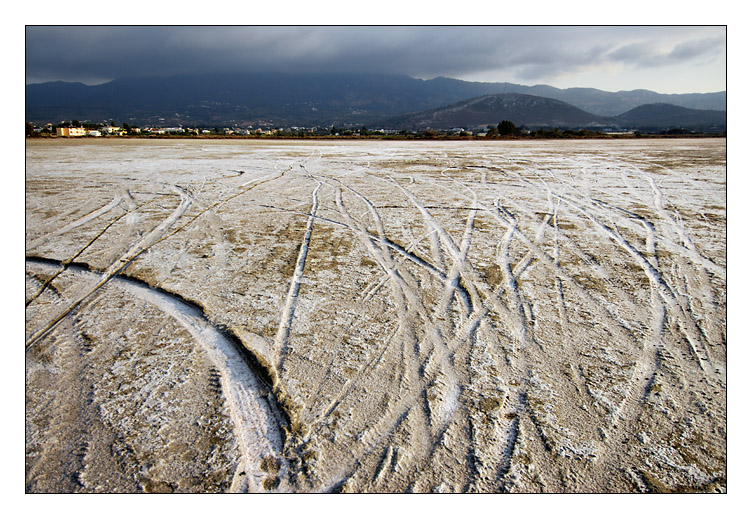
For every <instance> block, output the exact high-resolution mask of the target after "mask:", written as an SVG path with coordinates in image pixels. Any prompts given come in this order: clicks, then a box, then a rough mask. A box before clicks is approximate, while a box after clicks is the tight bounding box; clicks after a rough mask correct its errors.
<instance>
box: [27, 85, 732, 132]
mask: <svg viewBox="0 0 752 519" xmlns="http://www.w3.org/2000/svg"><path fill="white" fill-rule="evenodd" d="M490 94H525V95H528V96H535V97H538V98H545V99H548V101H538V103H539V104H545V103H550V102H551V101H558V102H561V103H565V104H568V105H571V108H565V107H563V106H560V107H559V108H557V110H556V112H557V113H559V112H562V113H563V112H565V111H568V113H569V116H568V117H570V116H571V117H573V118H574V119H576V120H583V121H585V120H592V121H596V122H597V121H600V119H599V117H616V116H623V115H626V113H627V112H629V111H630V110H632V109H634V108H637V107H639V106H641V105H645V104H656V103H663V104H671V105H674V106H677V107H683V108H686V109H692V110H700V111H704V110H714V111H725V110H726V92H715V93H706V94H659V93H656V92H651V91H648V90H632V91H620V92H606V91H602V90H597V89H592V88H568V89H558V88H555V87H551V86H547V85H535V86H525V85H516V84H513V83H482V82H471V81H462V80H457V79H450V78H435V79H431V80H422V79H415V78H411V77H408V76H404V75H381V74H285V73H236V74H202V75H181V76H172V77H167V78H123V79H116V80H113V81H110V82H107V83H103V84H101V85H93V86H89V85H84V84H82V83H68V82H60V81H57V82H49V83H38V84H30V85H26V119H27V121H29V122H33V123H35V124H45V123H49V122H52V123H56V122H60V121H63V120H71V119H78V120H80V121H91V122H101V121H108V122H109V121H116V122H117V123H118V124H119V123H121V122H128V123H129V124H138V125H161V126H164V125H170V126H174V125H184V126H193V125H197V126H198V125H203V126H212V125H217V126H229V125H243V126H245V125H254V126H274V127H281V126H330V125H337V126H345V125H351V126H361V125H369V126H370V125H374V124H377V123H380V122H382V121H387V120H391V119H392V118H397V117H398V116H400V117H403V116H404V114H415V113H416V112H423V111H428V110H434V109H436V108H437V107H448V106H452V105H454V104H456V103H461V102H465V103H467V102H469V101H468V100H472V99H475V98H483V96H487V95H490ZM499 99H501V98H499ZM508 99H509V100H511V99H513V98H508ZM521 99H522V98H518V102H519V101H520V100H521ZM528 101H529V100H528ZM474 102H475V101H474ZM478 102H479V101H478ZM484 102H489V103H490V102H491V100H490V99H489V100H486V101H484ZM495 102H498V99H497V101H495ZM531 106H533V107H534V106H535V105H531ZM536 110H538V112H536V113H538V114H539V115H540V114H541V113H542V112H541V111H540V106H539V107H538V108H537V109H536ZM576 110H580V111H581V112H583V113H586V114H584V115H583V114H578V115H575V114H577V112H576ZM635 116H636V117H638V116H639V114H635ZM510 120H511V119H510ZM563 120H569V119H563ZM521 121H522V120H520V122H518V121H514V122H515V124H525V123H523V122H521ZM491 122H493V121H491ZM538 122H541V123H544V122H545V123H546V124H542V125H544V126H557V124H555V123H554V122H555V121H554V120H543V119H540V120H539V121H538ZM496 123H498V121H496ZM606 124H608V123H606ZM724 124H725V120H724ZM463 126H468V125H463ZM567 126H571V124H570V125H567Z"/></svg>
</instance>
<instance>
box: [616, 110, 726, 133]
mask: <svg viewBox="0 0 752 519" xmlns="http://www.w3.org/2000/svg"><path fill="white" fill-rule="evenodd" d="M615 119H616V121H618V123H619V124H620V125H622V126H627V127H633V128H665V127H674V128H676V127H681V128H686V129H689V130H707V129H709V128H712V127H717V128H723V129H724V130H725V129H726V112H721V111H718V110H693V109H691V108H684V107H682V106H676V105H672V104H667V103H653V104H646V105H641V106H638V107H637V108H633V109H632V110H629V111H628V112H626V113H623V114H621V115H619V116H618V117H615Z"/></svg>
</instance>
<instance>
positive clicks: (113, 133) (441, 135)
mask: <svg viewBox="0 0 752 519" xmlns="http://www.w3.org/2000/svg"><path fill="white" fill-rule="evenodd" d="M724 135H725V134H724ZM641 136H644V137H661V136H664V137H676V136H717V135H716V134H708V133H702V132H697V131H692V130H687V129H683V128H672V129H670V130H665V131H662V132H656V133H649V132H641V131H638V130H624V129H598V130H593V129H559V128H537V129H533V130H528V129H526V128H525V127H524V126H519V127H518V126H516V125H514V124H513V123H511V122H510V121H501V122H500V123H499V124H498V126H492V125H491V126H487V127H483V128H472V129H465V128H446V129H432V128H428V129H423V130H396V129H385V128H376V129H372V128H367V127H365V126H362V127H337V126H313V127H302V126H292V127H285V128H272V127H252V126H249V127H182V126H179V127H152V126H145V127H143V128H141V127H138V126H132V125H130V124H128V123H122V124H120V125H117V124H115V123H114V122H112V123H109V124H107V123H99V124H92V123H80V122H79V121H76V120H73V121H70V122H67V121H62V122H61V123H58V124H53V123H49V124H45V125H41V126H37V125H34V124H33V123H26V137H28V138H34V137H46V138H60V137H62V138H106V137H135V138H201V137H204V138H319V139H323V138H337V137H339V138H382V139H497V138H505V139H515V138H516V139H520V138H528V139H530V138H532V139H535V138H549V139H550V138H625V137H626V138H628V137H641Z"/></svg>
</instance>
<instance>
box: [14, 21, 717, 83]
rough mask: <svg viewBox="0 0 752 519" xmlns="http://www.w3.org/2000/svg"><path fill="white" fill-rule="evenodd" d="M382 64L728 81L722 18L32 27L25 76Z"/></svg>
mask: <svg viewBox="0 0 752 519" xmlns="http://www.w3.org/2000/svg"><path fill="white" fill-rule="evenodd" d="M264 70H270V71H288V72H297V71H300V72H378V73H398V74H407V75H409V76H412V77H419V78H424V79H430V78H434V77H437V76H446V77H453V78H458V79H466V80H470V81H509V82H513V83H522V84H527V85H531V84H536V83H545V84H549V85H553V86H557V87H561V88H566V87H574V86H581V87H594V88H600V89H603V90H610V91H616V90H632V89H636V88H645V89H649V90H655V91H657V92H662V93H688V92H715V91H719V90H725V89H726V29H725V27H718V26H716V27H697V26H691V27H687V26H679V27H655V26H650V27H636V26H627V27H618V26H609V27H599V26H590V27H572V26H565V27H556V26H554V27H550V26H549V27H533V26H513V27H503V26H495V27H477V26H473V27H454V26H450V27H446V26H444V27H423V26H421V27H413V26H396V27H394V26H391V27H371V26H368V27H321V26H311V27H284V26H281V27H280V26H275V27H127V26H117V27H91V26H88V27H71V26H67V27H52V26H44V27H38V26H28V27H27V28H26V82H27V83H37V82H42V81H53V80H64V81H81V82H83V83H87V84H95V83H102V82H105V81H109V80H111V79H115V78H119V77H134V76H135V77H144V76H169V75H173V74H183V73H201V72H224V71H264Z"/></svg>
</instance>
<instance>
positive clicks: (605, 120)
mask: <svg viewBox="0 0 752 519" xmlns="http://www.w3.org/2000/svg"><path fill="white" fill-rule="evenodd" d="M503 120H508V121H512V122H513V123H514V124H515V125H517V126H526V127H528V128H543V127H557V128H591V129H600V128H614V129H616V128H623V129H645V130H648V129H649V130H663V129H668V128H677V127H681V128H685V129H688V130H698V131H723V130H725V128H726V112H725V111H723V112H722V111H719V110H695V109H692V108H684V107H682V106H676V105H672V104H668V103H651V104H644V105H640V106H638V107H636V108H633V109H632V110H629V111H627V112H625V113H623V114H620V115H617V116H605V115H595V114H592V113H589V112H586V111H584V110H581V109H579V108H577V107H576V106H573V105H571V104H569V103H565V102H563V101H559V100H556V99H550V98H546V97H540V96H532V95H527V94H490V95H485V96H480V97H476V98H473V99H468V100H465V101H460V102H459V103H453V104H450V105H448V106H443V107H439V108H435V109H431V110H424V111H421V112H416V113H411V114H405V115H402V116H398V117H392V118H389V119H385V120H384V121H382V122H381V126H385V127H387V128H403V129H408V130H419V129H425V128H437V129H438V128H482V127H487V126H490V125H494V126H495V125H496V124H498V122H499V121H503Z"/></svg>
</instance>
